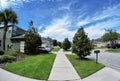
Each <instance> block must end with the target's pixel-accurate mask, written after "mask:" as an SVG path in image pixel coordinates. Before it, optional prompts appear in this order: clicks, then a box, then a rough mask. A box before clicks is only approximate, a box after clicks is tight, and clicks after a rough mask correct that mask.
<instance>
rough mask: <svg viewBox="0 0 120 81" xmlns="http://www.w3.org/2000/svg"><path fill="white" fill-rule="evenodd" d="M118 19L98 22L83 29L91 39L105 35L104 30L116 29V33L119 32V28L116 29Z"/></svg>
mask: <svg viewBox="0 0 120 81" xmlns="http://www.w3.org/2000/svg"><path fill="white" fill-rule="evenodd" d="M119 19H120V18H118V19H110V20H108V21H104V22H99V23H97V24H94V25H91V26H89V27H87V28H85V31H86V33H88V36H89V37H90V38H91V39H93V38H99V37H101V36H102V35H103V34H104V33H105V29H114V28H115V27H116V28H117V29H116V28H115V29H116V31H120V28H118V27H119V26H120V24H119Z"/></svg>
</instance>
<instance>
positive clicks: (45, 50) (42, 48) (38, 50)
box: [36, 46, 51, 53]
mask: <svg viewBox="0 0 120 81" xmlns="http://www.w3.org/2000/svg"><path fill="white" fill-rule="evenodd" d="M36 51H37V52H38V53H43V52H50V51H51V49H50V48H49V47H42V46H38V47H37V48H36Z"/></svg>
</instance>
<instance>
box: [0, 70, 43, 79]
mask: <svg viewBox="0 0 120 81" xmlns="http://www.w3.org/2000/svg"><path fill="white" fill-rule="evenodd" d="M0 81H45V80H36V79H31V78H27V77H23V76H20V75H16V74H13V73H11V72H8V71H6V70H4V69H1V68H0Z"/></svg>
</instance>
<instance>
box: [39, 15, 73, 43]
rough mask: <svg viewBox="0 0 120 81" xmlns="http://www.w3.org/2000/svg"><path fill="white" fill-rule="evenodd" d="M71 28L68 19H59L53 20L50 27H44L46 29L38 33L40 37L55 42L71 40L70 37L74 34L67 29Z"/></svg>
mask: <svg viewBox="0 0 120 81" xmlns="http://www.w3.org/2000/svg"><path fill="white" fill-rule="evenodd" d="M70 26H71V22H70V20H69V19H68V17H64V18H61V19H55V20H54V21H53V22H52V23H51V24H50V25H48V26H47V27H46V29H45V30H44V31H43V32H42V33H40V34H41V36H44V37H48V36H49V37H52V38H54V39H57V40H60V41H62V40H64V38H66V37H67V38H69V39H70V40H72V37H73V36H74V34H75V31H70V30H69V27H70Z"/></svg>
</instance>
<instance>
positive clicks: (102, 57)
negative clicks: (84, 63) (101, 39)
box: [88, 49, 120, 71]
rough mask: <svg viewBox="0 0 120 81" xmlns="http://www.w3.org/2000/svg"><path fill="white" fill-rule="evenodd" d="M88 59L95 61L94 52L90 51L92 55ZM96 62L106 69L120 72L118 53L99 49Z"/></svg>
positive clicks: (119, 56)
mask: <svg viewBox="0 0 120 81" xmlns="http://www.w3.org/2000/svg"><path fill="white" fill-rule="evenodd" d="M88 58H90V59H94V60H95V59H96V54H94V51H92V54H91V55H90V56H88ZM98 62H100V63H102V64H104V65H105V66H107V67H110V68H112V69H115V70H117V71H120V53H110V52H105V51H104V50H103V49H100V53H99V54H98Z"/></svg>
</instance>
